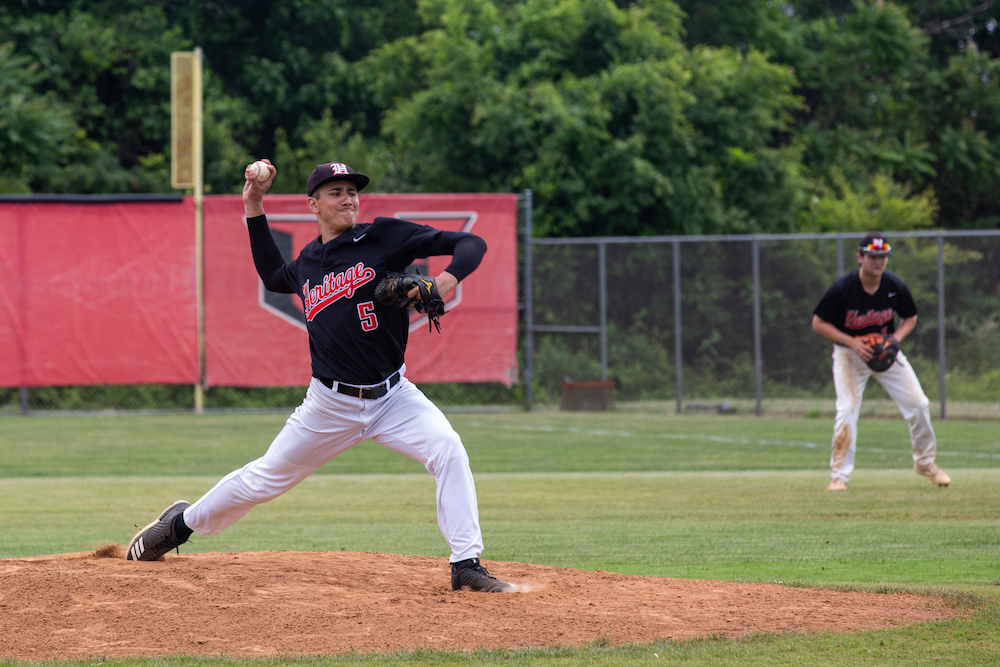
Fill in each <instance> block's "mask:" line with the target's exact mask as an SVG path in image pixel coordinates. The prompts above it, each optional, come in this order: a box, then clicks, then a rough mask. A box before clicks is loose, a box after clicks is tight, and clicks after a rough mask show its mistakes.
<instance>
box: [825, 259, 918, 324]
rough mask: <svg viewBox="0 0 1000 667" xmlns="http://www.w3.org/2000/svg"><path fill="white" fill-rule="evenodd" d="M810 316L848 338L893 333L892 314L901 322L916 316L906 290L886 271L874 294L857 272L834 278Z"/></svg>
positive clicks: (907, 289)
mask: <svg viewBox="0 0 1000 667" xmlns="http://www.w3.org/2000/svg"><path fill="white" fill-rule="evenodd" d="M813 313H814V314H815V315H816V316H817V317H819V318H820V319H821V320H824V321H826V322H829V323H830V324H832V325H833V326H835V327H837V328H838V329H840V330H841V331H843V332H844V333H846V334H847V335H849V336H863V335H865V334H869V333H876V332H879V333H883V334H891V333H893V332H895V331H896V324H895V322H894V320H893V315H894V314H898V315H899V316H900V317H901V318H902V319H904V320H905V319H906V318H908V317H913V316H914V315H916V314H917V307H916V305H915V304H914V303H913V296H912V295H911V294H910V290H909V288H907V286H906V284H905V283H904V282H903V281H902V280H900V279H899V277H898V276H896V275H895V274H892V273H889V272H888V271H886V272H885V273H883V274H882V283H881V284H880V285H879V286H878V290H876V292H875V293H874V294H868V293H867V292H865V290H864V288H863V287H862V286H861V276H860V275H859V273H858V271H852V272H850V273H848V274H847V275H845V276H843V277H841V278H839V279H837V281H836V282H835V283H833V285H831V286H830V289H828V290H827V291H826V294H824V295H823V298H822V299H821V300H820V302H819V305H818V306H816V310H814V311H813Z"/></svg>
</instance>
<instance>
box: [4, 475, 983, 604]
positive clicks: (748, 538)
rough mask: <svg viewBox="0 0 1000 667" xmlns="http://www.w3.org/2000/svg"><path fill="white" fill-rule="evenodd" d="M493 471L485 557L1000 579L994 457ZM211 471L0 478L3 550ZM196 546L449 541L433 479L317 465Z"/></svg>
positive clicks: (152, 499)
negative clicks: (831, 469)
mask: <svg viewBox="0 0 1000 667" xmlns="http://www.w3.org/2000/svg"><path fill="white" fill-rule="evenodd" d="M955 479H956V481H955V483H954V485H953V487H952V488H949V489H939V488H935V487H933V486H931V485H930V484H929V482H927V480H924V479H923V478H920V477H917V476H916V475H914V474H913V473H912V472H903V471H869V472H866V473H861V474H859V475H858V476H857V477H856V479H855V481H854V482H852V484H851V488H850V490H849V491H848V492H847V493H844V494H828V493H826V492H825V490H824V489H825V475H823V474H822V473H814V472H761V471H754V472H747V473H736V472H703V473H694V472H659V473H604V474H599V473H586V474H579V473H570V474H552V473H548V474H546V473H535V474H524V473H521V474H483V475H479V476H478V478H477V487H478V491H479V499H480V513H481V517H482V523H483V529H484V536H485V539H486V544H487V553H486V554H484V556H485V557H486V558H487V559H494V560H510V561H522V562H533V563H542V564H550V565H558V566H564V567H577V568H582V569H592V570H597V569H605V570H609V571H617V572H624V573H632V574H647V575H660V576H678V577H693V578H723V579H742V580H744V581H775V580H780V581H785V582H800V583H814V584H833V583H857V584H864V583H866V582H867V583H871V582H878V583H883V584H886V583H893V584H898V585H919V586H938V585H944V584H946V583H947V584H951V585H959V586H973V587H988V586H992V585H993V583H994V582H996V581H1000V564H998V562H997V559H996V557H995V556H996V553H997V551H998V547H1000V530H998V528H1000V519H998V518H997V517H1000V492H998V491H997V489H1000V471H998V470H982V469H967V470H966V469H957V470H956V471H955ZM215 481H216V480H215V479H214V478H211V477H205V476H200V477H167V478H161V477H107V478H94V477H84V478H79V479H66V478H62V479H21V480H0V506H2V507H4V512H3V514H2V516H0V535H2V536H3V539H2V544H0V556H3V557H12V556H29V555H39V554H46V553H61V552H68V551H80V550H89V549H94V548H97V547H99V546H101V545H102V544H105V543H107V542H117V543H120V544H124V543H126V542H127V541H128V540H129V539H130V538H131V536H132V534H133V533H134V531H135V529H136V526H141V525H144V524H145V523H146V522H147V521H148V520H149V519H150V518H151V517H153V516H155V515H156V513H158V512H159V511H160V510H161V509H162V508H163V507H164V506H165V505H166V504H168V503H169V502H171V501H173V500H175V499H177V498H181V497H184V498H187V499H189V500H194V499H195V498H197V497H198V496H200V495H201V494H202V493H203V492H204V491H205V490H207V489H208V488H210V487H211V485H212V484H214V483H215ZM184 549H185V550H186V551H192V552H205V551H254V550H261V549H290V550H341V549H342V550H347V551H377V552H386V553H405V554H421V555H431V556H435V555H437V556H442V557H445V556H447V550H446V548H445V545H444V541H443V539H442V538H441V536H440V534H439V532H438V528H437V524H436V516H435V511H434V482H433V479H432V478H430V476H427V475H425V476H414V475H366V476H357V475H315V476H313V477H311V478H309V479H307V480H306V481H305V482H303V483H302V484H300V485H299V486H298V487H297V488H296V489H294V490H293V491H291V492H289V493H288V494H286V495H284V496H282V497H280V498H278V499H276V500H274V501H272V502H271V503H267V504H264V505H261V506H259V507H258V508H256V509H254V510H253V511H252V512H251V513H250V514H249V515H248V516H247V517H246V518H244V519H243V520H242V521H240V522H239V523H237V524H235V525H234V526H232V527H231V528H229V529H228V530H226V531H225V532H224V533H223V534H221V535H218V536H213V537H197V538H195V540H194V541H193V542H191V544H189V545H187V546H185V547H184Z"/></svg>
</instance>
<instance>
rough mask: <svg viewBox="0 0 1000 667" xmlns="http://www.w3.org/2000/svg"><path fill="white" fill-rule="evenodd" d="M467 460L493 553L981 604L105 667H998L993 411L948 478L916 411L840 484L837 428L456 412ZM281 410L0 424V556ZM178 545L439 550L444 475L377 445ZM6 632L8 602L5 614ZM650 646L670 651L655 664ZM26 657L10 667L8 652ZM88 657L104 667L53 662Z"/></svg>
mask: <svg viewBox="0 0 1000 667" xmlns="http://www.w3.org/2000/svg"><path fill="white" fill-rule="evenodd" d="M449 417H450V419H451V421H452V423H453V424H454V425H455V427H456V429H457V430H458V431H459V433H461V435H462V437H463V439H464V441H465V443H466V447H467V449H468V451H469V455H470V458H471V460H472V467H473V471H474V473H475V475H476V482H477V489H478V493H479V499H480V513H481V519H482V525H483V531H484V538H485V542H486V552H485V553H484V554H483V556H484V558H485V559H486V560H487V561H489V560H509V561H520V562H528V563H539V564H547V565H555V566H562V567H573V568H581V569H589V570H599V569H603V570H608V571H613V572H622V573H629V574H644V575H656V576H669V577H685V578H698V579H726V580H737V579H739V580H742V581H759V582H782V583H783V584H785V585H795V586H824V587H833V588H845V587H851V588H855V589H864V590H873V591H896V590H904V591H911V592H926V593H934V594H939V595H944V596H946V597H947V598H949V599H951V600H953V601H954V602H955V603H956V604H958V605H961V606H966V607H969V608H971V609H973V610H974V611H973V613H971V614H970V615H968V616H967V617H963V618H960V619H955V620H951V621H947V622H940V623H928V624H921V625H917V626H911V627H908V628H903V629H900V630H886V631H878V632H867V633H857V634H852V635H820V636H809V637H803V636H785V635H763V636H755V637H752V638H747V639H744V640H740V641H731V640H724V639H705V640H699V641H694V642H660V643H656V644H651V645H644V646H629V647H610V646H603V645H594V646H591V647H586V648H583V649H558V648H553V649H545V650H542V649H539V650H531V651H527V650H526V651H481V652H478V653H474V654H449V653H436V652H435V653H430V652H420V653H405V654H395V655H390V656H385V655H382V656H360V655H348V656H328V657H322V658H307V659H306V658H303V659H296V660H289V659H282V660H280V661H279V660H274V659H272V660H265V659H252V660H251V659H241V660H236V659H228V658H201V657H198V658H196V657H184V656H178V657H172V658H159V659H149V660H127V661H106V660H105V661H100V664H104V665H113V664H121V665H128V666H130V667H131V666H135V665H147V664H148V665H163V664H170V665H212V666H218V665H229V664H241V665H243V664H253V665H270V664H291V663H294V664H314V663H317V664H323V665H381V664H390V665H452V664H463V665H465V664H475V665H492V664H512V665H521V664H524V665H576V664H586V665H625V664H628V665H631V664H683V665H784V664H788V665H859V664H864V665H919V664H928V665H930V664H933V665H941V664H953V665H996V664H1000V630H998V628H1000V424H998V423H997V422H988V421H968V422H963V421H955V420H938V421H935V430H936V431H937V434H938V441H939V445H938V449H939V453H938V462H939V463H940V464H941V465H942V466H943V467H945V468H946V469H947V470H948V471H949V473H950V474H951V476H952V479H953V482H952V485H951V487H950V488H947V489H939V488H936V487H933V486H932V485H931V484H930V482H929V481H928V480H926V479H925V478H922V477H918V476H917V475H915V474H914V473H913V471H912V463H911V457H910V448H909V438H908V433H907V428H906V424H905V423H904V422H902V421H901V420H898V419H864V420H862V422H861V424H860V429H859V430H860V436H859V445H858V457H857V469H856V470H855V473H854V476H853V479H852V481H851V484H850V488H849V490H848V491H847V492H846V493H842V494H829V493H827V492H826V491H825V488H826V484H827V481H828V467H827V465H828V459H829V441H830V429H831V427H832V424H831V422H830V421H829V420H826V419H776V418H757V417H749V416H715V415H711V416H707V415H704V416H699V415H673V414H670V415H662V414H649V413H636V412H632V413H604V414H594V413H558V412H535V413H527V414H522V413H507V414H465V413H461V414H452V415H449ZM283 421H284V417H283V416H281V415H259V414H250V415H202V416H194V415H164V416H114V417H108V416H91V417H30V418H13V417H11V418H4V419H0V558H9V557H18V556H30V555H41V554H51V553H63V552H72V551H83V550H90V549H95V548H97V547H99V546H101V545H103V544H106V543H108V542H117V543H119V544H125V543H127V542H128V540H129V539H130V538H131V536H132V534H133V533H134V532H135V525H136V524H138V525H143V524H145V523H147V522H148V521H149V520H150V519H151V518H153V517H154V516H155V515H156V514H157V513H158V512H159V511H160V510H162V509H163V507H164V506H166V505H167V504H169V503H170V502H171V501H173V500H175V499H177V498H182V497H183V498H187V499H188V500H192V501H193V500H194V499H196V498H197V497H198V496H200V495H201V494H202V493H203V492H205V491H206V490H208V488H210V487H211V486H212V485H213V484H214V483H215V482H216V481H217V480H218V478H219V477H221V476H222V475H224V474H226V473H228V472H230V471H231V470H233V469H235V468H237V467H240V466H242V465H243V464H244V463H246V462H247V461H249V460H251V459H254V458H256V457H258V456H259V455H260V454H262V453H263V451H264V450H265V449H266V447H267V445H268V444H269V443H270V441H271V439H272V438H273V436H274V435H275V434H276V433H277V431H278V430H279V429H280V428H281V425H282V423H283ZM185 549H186V550H189V551H194V552H201V551H253V550H262V549H291V550H341V549H343V550H347V551H378V552H388V553H400V554H419V555H429V556H442V557H445V556H447V548H446V546H445V544H444V540H443V538H442V537H441V535H440V533H439V532H438V528H437V523H436V517H435V512H434V491H433V479H432V478H431V477H430V476H429V475H427V474H426V473H425V472H424V470H423V468H422V467H421V466H420V465H419V464H416V463H414V462H412V461H410V460H408V459H406V458H404V457H402V456H400V455H398V454H395V453H392V452H390V451H388V450H385V449H382V448H380V447H378V446H376V445H373V444H370V443H365V444H362V445H360V446H358V447H356V448H355V449H353V450H351V451H349V452H347V453H346V454H344V455H343V456H341V457H339V458H338V459H335V460H334V461H332V462H331V463H329V464H328V465H327V466H325V467H324V468H322V469H321V470H320V471H319V472H318V473H317V474H316V475H314V476H312V477H311V478H309V479H308V480H306V481H305V482H304V483H303V484H301V485H300V486H299V487H297V488H296V489H294V490H293V491H291V492H290V493H288V494H286V495H284V496H282V497H281V498H278V499H277V500H275V501H273V502H271V503H268V504H265V505H262V506H260V507H258V508H256V509H255V510H253V511H252V512H251V513H250V514H249V515H248V516H247V517H246V518H245V519H243V520H242V521H240V522H239V523H237V524H236V525H234V526H233V527H231V528H230V529H228V530H227V531H225V532H224V533H223V534H222V535H218V536H214V537H196V538H195V539H194V540H193V541H192V542H191V543H189V544H188V545H187V546H186V547H185ZM0 623H2V610H0ZM654 653H655V654H657V655H658V657H654ZM14 664H24V663H15V662H3V661H0V665H14ZM58 664H61V665H65V664H91V663H70V662H63V663H58Z"/></svg>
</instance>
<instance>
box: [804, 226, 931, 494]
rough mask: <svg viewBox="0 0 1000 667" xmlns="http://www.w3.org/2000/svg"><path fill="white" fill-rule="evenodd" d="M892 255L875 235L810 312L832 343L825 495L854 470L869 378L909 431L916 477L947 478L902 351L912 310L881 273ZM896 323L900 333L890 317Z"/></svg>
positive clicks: (904, 291) (900, 287)
mask: <svg viewBox="0 0 1000 667" xmlns="http://www.w3.org/2000/svg"><path fill="white" fill-rule="evenodd" d="M891 252H892V248H891V247H890V246H889V243H888V242H887V241H886V240H885V237H884V236H883V235H882V234H879V233H877V232H872V233H870V234H866V235H865V236H864V238H862V239H861V243H860V245H859V246H858V253H857V258H858V265H859V268H858V270H857V271H852V272H851V273H848V274H847V275H845V276H843V277H842V278H840V279H838V280H837V281H836V282H834V283H833V285H831V286H830V289H828V290H827V291H826V294H824V295H823V299H822V300H821V301H820V302H819V305H818V306H817V307H816V310H815V311H813V319H812V328H813V330H814V331H816V333H818V334H820V335H821V336H824V337H825V338H828V339H830V340H831V341H833V343H834V345H833V385H834V388H835V389H836V393H837V405H836V407H837V412H836V417H835V418H834V422H833V453H832V455H831V456H830V485H829V486H828V487H827V489H826V490H827V491H846V490H847V483H848V482H849V481H850V480H851V471H852V470H854V452H855V447H856V445H857V439H858V416H859V414H860V413H861V394H862V393H863V392H864V390H865V384H866V383H867V382H868V378H869V377H874V378H875V380H876V381H878V382H879V383H880V384H881V385H882V386H883V387H884V388H885V390H886V392H887V393H888V394H889V396H891V397H892V399H893V400H894V401H895V402H896V405H897V406H898V407H899V411H900V412H901V413H902V415H903V418H904V419H906V422H907V424H909V426H910V443H911V445H912V448H913V469H914V471H915V472H916V473H917V474H918V475H924V476H925V477H929V478H930V480H931V481H932V482H933V483H934V484H937V485H938V486H948V484H950V483H951V478H950V477H948V474H947V473H946V472H945V471H944V470H942V469H941V468H940V467H938V465H937V464H936V463H934V457H935V455H936V453H937V442H936V440H935V437H934V429H933V428H931V416H930V409H929V408H928V405H929V401H928V400H927V396H925V395H924V391H923V389H922V388H921V387H920V381H919V380H917V375H916V373H914V372H913V367H912V366H910V363H909V362H908V361H907V359H906V355H904V354H903V353H902V352H901V351H900V350H899V343H900V342H902V340H903V339H904V338H906V337H907V336H908V335H909V334H910V332H911V331H913V327H915V326H916V324H917V307H916V305H914V303H913V297H912V296H911V295H910V290H909V289H908V288H907V287H906V284H904V283H903V281H902V280H900V279H899V277H898V276H896V275H893V274H892V273H890V272H888V271H886V270H885V267H886V263H887V262H888V259H889V255H890V254H891ZM897 314H898V315H899V317H900V318H901V321H900V323H899V326H898V327H896V325H895V315H897Z"/></svg>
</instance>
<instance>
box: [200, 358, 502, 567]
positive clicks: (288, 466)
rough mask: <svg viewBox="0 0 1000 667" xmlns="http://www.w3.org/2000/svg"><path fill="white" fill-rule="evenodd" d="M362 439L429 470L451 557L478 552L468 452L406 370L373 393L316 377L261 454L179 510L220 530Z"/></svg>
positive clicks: (203, 530) (210, 530) (203, 527)
mask: <svg viewBox="0 0 1000 667" xmlns="http://www.w3.org/2000/svg"><path fill="white" fill-rule="evenodd" d="M364 440H374V441H375V442H377V443H379V444H381V445H384V446H385V447H388V448H389V449H392V450H393V451H397V452H399V453H400V454H404V455H406V456H408V457H410V458H411V459H414V460H415V461H419V462H420V463H422V464H423V465H424V467H425V468H426V469H427V472H429V473H430V474H432V475H434V479H435V481H436V483H437V520H438V526H439V527H440V528H441V533H442V534H443V535H444V538H445V540H446V541H447V542H448V546H449V547H450V548H451V557H450V561H451V562H453V563H454V562H457V561H460V560H465V559H466V558H478V557H479V555H480V554H481V553H482V551H483V537H482V532H481V531H480V528H479V505H478V501H477V499H476V486H475V482H474V481H473V479H472V470H471V469H470V468H469V456H468V454H467V453H466V451H465V447H464V445H462V440H461V438H460V437H459V435H458V433H456V432H455V430H454V429H453V428H452V427H451V424H450V423H449V422H448V419H447V418H446V417H445V416H444V414H443V413H442V412H441V411H440V410H439V409H438V408H437V406H435V405H434V404H433V403H431V401H430V400H429V399H428V398H427V397H426V396H424V394H423V392H421V391H420V390H419V389H418V388H417V387H416V385H414V384H412V383H411V382H410V381H409V380H407V379H406V378H405V377H404V378H402V379H401V380H400V382H399V384H397V385H396V386H395V387H393V388H392V389H390V390H389V392H388V393H387V394H386V395H385V396H383V397H382V398H380V399H376V400H365V399H361V398H353V397H351V396H346V395H344V394H340V393H338V392H335V391H333V390H331V389H329V388H328V387H326V386H325V385H323V384H322V383H321V382H319V381H318V380H316V379H315V378H313V380H312V383H311V384H310V385H309V390H308V391H307V393H306V398H305V400H304V401H303V402H302V405H300V406H299V407H298V408H297V409H296V410H295V412H294V413H293V414H292V415H291V416H290V417H289V418H288V421H287V422H286V423H285V426H284V428H283V429H282V430H281V432H280V433H278V435H277V437H275V439H274V441H273V442H272V443H271V446H270V447H269V448H268V450H267V452H266V453H265V454H264V456H262V457H261V458H259V459H257V460H256V461H252V462H250V463H248V464H247V465H245V466H243V468H241V469H239V470H235V471H233V472H231V473H230V474H228V475H226V476H225V477H223V478H222V479H221V480H220V481H219V483H218V484H216V485H215V487H213V488H212V489H211V490H210V491H209V492H208V493H206V494H205V495H204V496H202V497H201V498H200V499H199V500H198V501H197V502H195V503H194V504H193V505H191V507H189V508H188V509H187V510H185V511H184V521H185V523H187V525H188V527H190V528H191V529H192V530H193V531H194V532H196V533H198V534H199V535H215V534H217V533H220V532H222V531H223V530H224V529H225V528H227V527H229V526H231V525H232V524H233V523H235V522H236V521H238V520H239V519H240V518H242V517H243V515H245V514H246V513H247V512H249V511H250V510H251V509H252V508H253V507H254V506H255V505H259V504H260V503H263V502H266V501H268V500H272V499H273V498H276V497H278V496H280V495H281V494H283V493H285V492H286V491H289V490H290V489H292V487H294V486H295V485H296V484H298V483H299V482H301V481H302V480H304V479H305V478H306V477H308V476H309V475H310V474H312V473H313V472H314V471H315V470H316V469H317V468H319V467H320V466H322V465H323V464H324V463H326V462H327V461H329V460H330V459H332V458H334V457H335V456H337V455H339V454H342V453H343V452H345V451H347V450H348V449H350V448H351V447H353V446H354V445H356V444H358V443H360V442H362V441H364Z"/></svg>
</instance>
